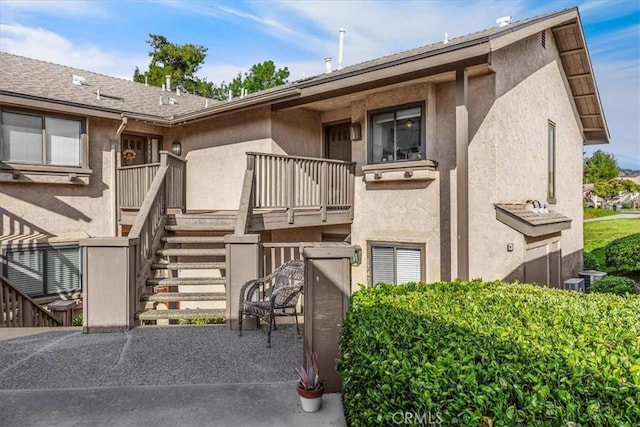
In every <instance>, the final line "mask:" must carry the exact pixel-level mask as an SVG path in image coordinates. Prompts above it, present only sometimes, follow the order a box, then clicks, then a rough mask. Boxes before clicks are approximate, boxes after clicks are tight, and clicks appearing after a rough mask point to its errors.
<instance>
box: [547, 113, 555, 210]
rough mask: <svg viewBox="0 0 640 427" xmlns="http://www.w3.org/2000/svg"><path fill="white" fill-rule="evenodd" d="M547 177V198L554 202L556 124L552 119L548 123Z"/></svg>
mask: <svg viewBox="0 0 640 427" xmlns="http://www.w3.org/2000/svg"><path fill="white" fill-rule="evenodd" d="M547 132H548V144H549V145H548V161H549V165H548V169H547V172H548V179H547V183H548V186H547V200H548V201H549V203H555V202H556V124H555V123H553V122H552V121H549V123H548V130H547Z"/></svg>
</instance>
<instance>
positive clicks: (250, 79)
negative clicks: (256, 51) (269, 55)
mask: <svg viewBox="0 0 640 427" xmlns="http://www.w3.org/2000/svg"><path fill="white" fill-rule="evenodd" d="M288 78H289V69H288V68H287V67H284V68H276V65H275V64H274V63H273V61H264V62H262V63H259V64H254V65H253V66H251V68H250V69H249V71H248V72H246V73H244V76H243V75H242V74H241V73H238V75H237V76H236V77H235V78H234V79H233V80H232V81H231V83H229V84H226V83H225V82H222V84H221V85H220V86H218V87H215V88H214V90H213V97H214V98H215V99H218V100H221V101H224V100H226V99H228V97H229V93H231V95H232V96H233V97H238V96H241V95H242V92H243V90H244V91H246V93H254V92H258V91H261V90H265V89H269V88H272V87H276V86H280V85H282V84H285V83H286V82H287V79H288Z"/></svg>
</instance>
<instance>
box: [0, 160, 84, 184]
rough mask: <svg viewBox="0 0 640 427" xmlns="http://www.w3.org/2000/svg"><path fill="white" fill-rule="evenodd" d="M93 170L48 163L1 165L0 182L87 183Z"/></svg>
mask: <svg viewBox="0 0 640 427" xmlns="http://www.w3.org/2000/svg"><path fill="white" fill-rule="evenodd" d="M92 172H93V171H92V170H91V169H85V168H75V167H64V166H62V167H58V166H46V165H7V164H3V165H0V182H6V183H12V182H13V183H21V184H24V183H35V184H66V185H87V184H89V177H90V176H91V173H92Z"/></svg>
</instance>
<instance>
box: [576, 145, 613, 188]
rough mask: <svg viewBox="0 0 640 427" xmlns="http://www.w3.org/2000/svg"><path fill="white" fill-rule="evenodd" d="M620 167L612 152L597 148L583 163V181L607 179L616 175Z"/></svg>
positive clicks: (593, 181)
mask: <svg viewBox="0 0 640 427" xmlns="http://www.w3.org/2000/svg"><path fill="white" fill-rule="evenodd" d="M618 173H620V168H619V167H618V162H617V161H616V158H615V157H614V156H613V154H610V153H605V152H604V151H602V150H598V151H596V152H595V153H593V155H592V156H591V157H590V158H589V159H587V161H586V162H585V164H584V182H585V183H596V182H600V181H609V180H611V179H613V178H615V177H617V176H618Z"/></svg>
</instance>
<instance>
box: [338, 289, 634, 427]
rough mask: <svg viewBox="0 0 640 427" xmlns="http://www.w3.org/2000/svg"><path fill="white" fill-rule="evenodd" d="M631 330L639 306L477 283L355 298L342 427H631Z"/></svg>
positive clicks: (347, 334) (346, 337) (344, 344)
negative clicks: (409, 426) (413, 425)
mask: <svg viewBox="0 0 640 427" xmlns="http://www.w3.org/2000/svg"><path fill="white" fill-rule="evenodd" d="M638 319H640V298H639V297H637V296H633V297H628V298H622V297H619V296H616V295H609V294H581V293H577V292H569V291H562V290H557V289H547V288H541V287H539V286H534V285H526V284H507V283H504V282H481V281H472V282H446V283H436V284H431V285H427V284H408V285H403V286H392V285H377V286H375V287H372V288H365V289H362V290H360V291H358V292H356V293H355V294H354V295H353V297H352V306H351V310H350V312H349V313H348V314H347V317H346V319H345V322H344V327H343V331H342V336H341V339H340V358H339V361H338V371H339V372H340V373H341V375H342V380H343V399H344V405H345V413H346V415H347V419H348V422H349V423H350V425H352V426H372V425H390V426H393V425H398V424H399V423H400V424H404V423H406V421H407V420H409V421H414V422H417V421H419V423H418V424H420V423H422V424H423V425H431V424H426V423H425V422H427V423H428V422H431V423H434V422H436V423H440V424H441V425H452V426H454V425H455V426H480V425H481V422H482V421H483V418H484V422H483V424H491V421H492V422H493V423H494V424H493V425H495V426H496V427H498V426H516V425H518V426H519V425H535V426H553V427H556V426H565V425H567V423H569V424H571V423H577V424H581V425H583V426H586V425H589V426H606V425H611V426H614V425H615V426H638V425H640V321H638ZM433 425H435V424H433Z"/></svg>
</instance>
